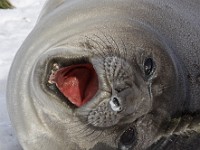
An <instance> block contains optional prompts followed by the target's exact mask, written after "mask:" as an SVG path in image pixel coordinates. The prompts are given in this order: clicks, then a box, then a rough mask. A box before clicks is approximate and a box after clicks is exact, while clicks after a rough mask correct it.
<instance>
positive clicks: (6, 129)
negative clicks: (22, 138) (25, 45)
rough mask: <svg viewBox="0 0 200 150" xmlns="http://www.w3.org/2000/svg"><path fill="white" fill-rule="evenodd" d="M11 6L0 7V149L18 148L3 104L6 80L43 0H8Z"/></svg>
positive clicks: (10, 149) (16, 149) (15, 149)
mask: <svg viewBox="0 0 200 150" xmlns="http://www.w3.org/2000/svg"><path fill="white" fill-rule="evenodd" d="M10 2H11V3H12V4H13V5H14V6H15V7H16V8H15V9H7V10H3V9H0V150H21V148H20V146H19V144H18V142H17V139H16V137H15V135H14V131H13V128H12V126H11V123H10V120H9V117H8V113H7V106H6V81H7V76H8V72H9V68H10V66H11V63H12V60H13V58H14V56H15V54H16V52H17V50H18V49H19V47H20V45H21V44H22V42H23V41H24V40H25V38H26V37H27V35H28V33H29V32H30V31H31V29H32V28H33V27H34V24H35V22H36V20H37V17H38V15H39V12H40V10H41V8H42V6H43V4H44V2H45V0H10Z"/></svg>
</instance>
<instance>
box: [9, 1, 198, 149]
mask: <svg viewBox="0 0 200 150" xmlns="http://www.w3.org/2000/svg"><path fill="white" fill-rule="evenodd" d="M199 6H200V3H199V2H198V1H197V0H192V1H188V2H185V1H180V0H169V1H167V2H166V1H164V0H152V1H151V0H150V1H149V0H148V1H145V0H134V1H133V0H124V1H120V0H115V1H111V0H106V1H96V0H87V1H79V0H73V1H64V0H49V1H48V2H47V3H46V5H45V7H44V8H43V11H42V12H41V15H40V19H39V20H38V22H37V24H36V26H35V28H34V29H33V31H32V32H31V34H30V35H29V36H28V37H27V39H26V40H25V42H24V44H23V45H22V46H21V48H20V50H19V52H18V53H17V55H16V57H15V59H14V62H13V65H12V67H11V71H10V75H9V79H8V86H7V100H8V110H9V114H10V118H11V121H12V124H13V126H14V128H15V130H16V134H17V136H18V139H19V141H20V143H21V145H22V147H23V148H24V149H25V150H26V149H27V150H38V149H42V150H55V149H59V150H66V149H67V150H75V149H77V150H102V149H104V150H112V149H113V150H116V149H121V150H140V149H197V148H198V147H200V145H199V144H198V143H199V142H200V141H199V139H200V138H199V136H200V134H199V133H200V130H199V125H198V124H199V113H198V112H199V109H200V103H199V96H200V95H199V93H200V87H199V86H200V80H199V75H200V72H199V71H200V69H199V68H200V64H199V62H200V58H199V57H200V54H199V53H200V51H199V49H200V41H199V39H200V38H199V36H200V24H199V22H200V20H199V17H198V16H199V15H200V10H199ZM86 63H87V64H92V66H93V68H94V70H95V72H96V74H97V77H98V90H97V92H96V93H95V95H94V96H93V97H92V98H91V100H90V101H88V102H86V103H84V104H83V105H80V107H77V106H76V105H74V104H72V103H71V102H70V101H69V100H68V98H67V97H65V96H64V95H63V93H62V91H60V90H59V86H58V84H56V81H54V80H53V79H52V72H55V70H57V69H60V68H63V67H69V66H72V65H80V64H86ZM55 66H56V67H55ZM91 80H92V79H91ZM79 104H81V103H79Z"/></svg>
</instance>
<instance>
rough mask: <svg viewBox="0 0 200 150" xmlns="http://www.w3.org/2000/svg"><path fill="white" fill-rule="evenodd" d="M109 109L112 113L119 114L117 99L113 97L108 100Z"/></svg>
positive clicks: (120, 108) (119, 105) (119, 108)
mask: <svg viewBox="0 0 200 150" xmlns="http://www.w3.org/2000/svg"><path fill="white" fill-rule="evenodd" d="M110 107H111V109H112V110H113V111H116V112H120V111H121V110H122V107H121V103H120V100H119V98H117V97H113V98H111V100H110Z"/></svg>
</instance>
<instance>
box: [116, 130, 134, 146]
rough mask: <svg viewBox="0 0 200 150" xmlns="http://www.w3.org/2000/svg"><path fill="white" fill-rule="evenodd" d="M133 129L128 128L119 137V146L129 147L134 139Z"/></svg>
mask: <svg viewBox="0 0 200 150" xmlns="http://www.w3.org/2000/svg"><path fill="white" fill-rule="evenodd" d="M135 136H136V135H135V131H134V129H133V128H129V129H127V130H126V131H124V133H123V134H122V135H121V137H120V142H119V148H121V149H123V148H126V149H128V148H131V147H133V144H134V143H135V141H136V137H135Z"/></svg>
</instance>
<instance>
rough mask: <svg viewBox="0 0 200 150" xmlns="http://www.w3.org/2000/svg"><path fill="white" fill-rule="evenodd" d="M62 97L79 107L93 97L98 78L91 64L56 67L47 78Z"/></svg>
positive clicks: (96, 88)
mask: <svg viewBox="0 0 200 150" xmlns="http://www.w3.org/2000/svg"><path fill="white" fill-rule="evenodd" d="M49 82H51V83H53V84H55V85H56V87H57V88H58V90H59V91H60V92H61V93H62V94H63V95H64V97H65V98H66V99H67V100H68V101H69V102H70V103H72V104H73V105H75V106H76V107H81V106H82V105H84V104H85V103H87V102H88V101H90V100H91V99H92V97H94V95H95V94H96V92H97V90H98V77H97V74H96V71H95V69H94V68H93V65H92V64H91V63H83V64H72V65H69V66H62V67H57V69H56V71H53V72H52V73H51V74H50V76H49Z"/></svg>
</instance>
